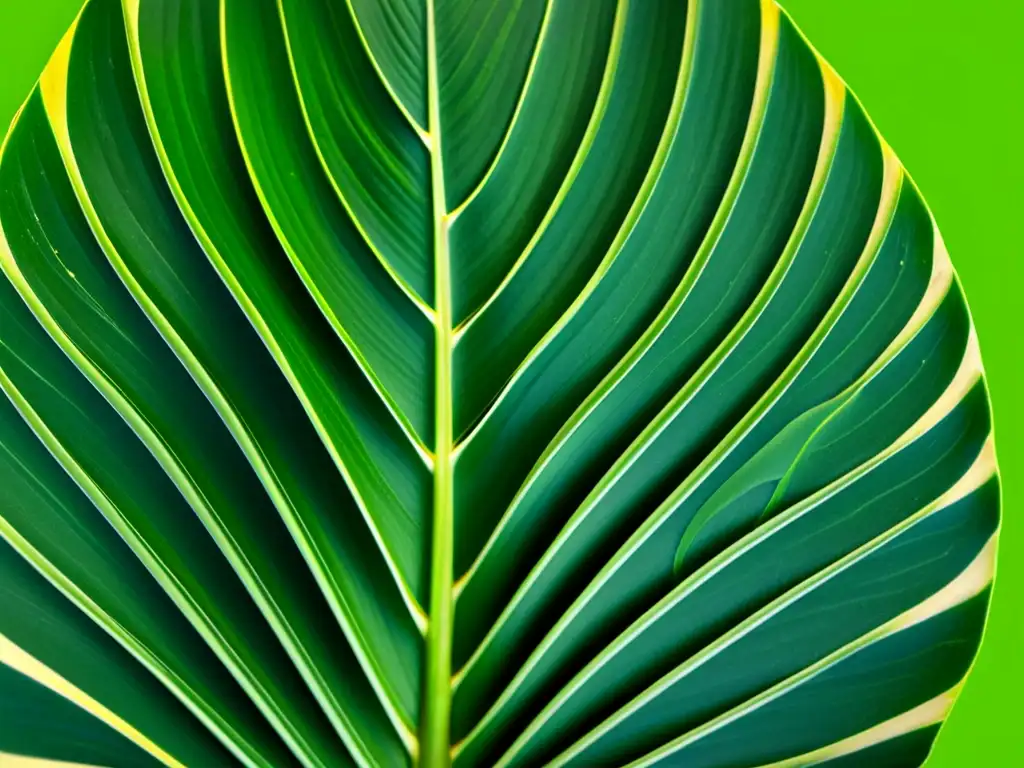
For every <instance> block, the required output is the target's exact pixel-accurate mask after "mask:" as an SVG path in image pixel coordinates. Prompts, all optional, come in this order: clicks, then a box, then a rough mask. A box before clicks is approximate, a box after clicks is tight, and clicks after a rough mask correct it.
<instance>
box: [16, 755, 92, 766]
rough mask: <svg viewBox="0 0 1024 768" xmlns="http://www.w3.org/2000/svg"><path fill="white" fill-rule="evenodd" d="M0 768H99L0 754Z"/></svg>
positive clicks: (83, 764) (42, 758) (82, 764)
mask: <svg viewBox="0 0 1024 768" xmlns="http://www.w3.org/2000/svg"><path fill="white" fill-rule="evenodd" d="M0 768H100V766H96V765H86V764H85V763H69V762H66V761H64V760H48V759H47V758H45V757H28V756H27V755H13V754H11V753H10V752H0Z"/></svg>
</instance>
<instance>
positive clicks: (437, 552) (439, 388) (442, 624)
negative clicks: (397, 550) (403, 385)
mask: <svg viewBox="0 0 1024 768" xmlns="http://www.w3.org/2000/svg"><path fill="white" fill-rule="evenodd" d="M438 77H439V76H438V53H437V31H436V27H435V19H434V0H427V109H428V113H429V119H430V136H431V142H430V183H431V198H432V200H431V203H432V206H433V212H434V295H435V300H436V302H437V320H438V322H437V323H436V325H435V328H436V336H435V342H434V344H435V349H434V355H435V371H434V376H435V379H434V398H435V403H434V417H435V426H434V434H435V440H436V446H435V455H436V459H435V464H434V505H433V532H432V542H431V548H430V552H431V559H430V614H429V619H428V622H429V623H428V625H427V657H426V675H425V677H426V681H425V699H424V700H425V701H426V702H427V705H426V712H425V714H424V717H423V725H422V733H421V737H420V742H421V747H422V752H421V754H420V755H419V758H420V764H421V765H422V766H424V768H444V767H445V766H447V765H449V764H450V755H449V741H450V738H449V734H450V731H451V703H452V689H451V682H450V678H451V664H452V661H451V660H452V633H453V623H454V609H455V606H454V601H453V599H452V571H453V569H454V558H455V554H454V552H455V546H454V537H455V510H454V476H453V466H452V465H453V456H452V453H453V451H452V449H453V446H454V436H453V434H452V431H453V428H454V424H453V422H454V416H453V407H452V406H453V403H452V346H453V342H452V289H451V274H450V271H451V263H450V259H449V254H448V228H449V225H450V223H449V220H448V215H447V212H446V210H445V206H446V203H445V185H444V164H443V163H444V161H443V158H442V155H441V148H442V142H441V105H440V85H439V82H438Z"/></svg>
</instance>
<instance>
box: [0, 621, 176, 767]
mask: <svg viewBox="0 0 1024 768" xmlns="http://www.w3.org/2000/svg"><path fill="white" fill-rule="evenodd" d="M0 664H5V665H7V666H8V667H10V668H11V669H13V670H15V671H17V672H19V673H21V674H23V675H25V677H27V678H29V679H31V680H34V681H35V682H37V683H39V685H42V686H44V687H45V688H48V689H49V690H51V691H53V692H54V693H56V694H57V695H59V696H62V697H63V698H65V699H67V700H68V701H70V702H72V703H74V704H77V705H78V706H79V707H81V708H82V709H84V710H85V711H86V712H88V713H89V714H91V715H93V716H94V717H96V718H97V719H99V720H100V721H102V722H104V723H106V724H107V725H108V726H110V727H111V728H113V729H114V730H115V731H117V732H118V733H120V734H121V735H122V736H124V737H125V738H126V739H128V740H129V741H131V742H132V743H133V744H136V745H138V746H139V747H140V748H141V749H143V750H145V751H146V752H148V753H149V754H150V755H152V756H153V757H155V758H156V759H157V760H159V761H160V762H161V763H163V764H164V765H167V766H171V767H172V768H185V766H184V764H183V763H181V762H179V761H178V760H176V759H175V758H174V757H172V756H171V755H170V754H168V753H167V752H165V751H164V750H163V749H161V748H160V747H158V746H157V745H156V744H154V743H153V742H152V741H150V740H149V739H148V738H146V736H145V735H144V734H142V733H141V732H140V731H138V730H137V729H136V728H135V727H134V726H132V725H131V724H129V723H128V722H127V721H125V720H123V719H122V718H121V717H119V716H118V715H117V714H115V713H114V712H112V711H111V710H109V709H107V708H106V707H105V706H103V705H102V704H100V703H99V702H98V701H96V699H94V698H92V697H91V696H90V695H89V694H87V693H86V692H85V691H83V690H81V689H80V688H78V687H76V686H75V685H73V684H72V683H70V682H68V681H67V680H66V679H65V678H63V677H61V676H60V675H58V674H57V673H56V672H54V671H53V670H52V669H50V668H49V667H47V666H46V665H45V664H43V663H42V662H41V661H39V660H38V659H36V658H35V657H34V656H32V655H31V654H29V653H28V652H26V651H25V650H23V649H22V648H20V647H18V646H17V645H15V644H14V643H13V642H11V640H10V639H9V638H7V637H5V636H3V635H0ZM8 757H13V756H6V755H4V754H2V753H0V766H4V768H8V767H9V768H21V766H24V768H44V766H46V765H47V764H48V762H49V761H39V760H32V761H26V759H22V762H21V764H19V762H18V761H17V760H11V761H10V762H8V760H7V758H8ZM52 765H53V766H68V768H71V764H70V763H57V762H53V763H52Z"/></svg>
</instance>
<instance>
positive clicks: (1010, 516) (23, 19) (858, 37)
mask: <svg viewBox="0 0 1024 768" xmlns="http://www.w3.org/2000/svg"><path fill="white" fill-rule="evenodd" d="M80 1H81V0H0V73H2V74H0V123H2V124H3V125H4V126H6V124H7V123H8V122H9V120H10V118H11V117H12V116H13V114H14V111H15V110H16V109H17V107H18V105H19V104H20V103H21V101H22V99H23V98H24V96H25V95H26V94H27V93H28V91H29V89H30V88H31V87H32V83H33V81H34V80H35V77H36V76H37V75H38V73H39V72H40V71H41V70H42V68H43V65H44V64H45V63H46V59H47V57H48V54H49V52H50V51H51V50H52V49H53V48H54V46H55V45H56V43H57V41H58V40H59V39H60V36H61V34H62V33H63V30H64V29H66V28H67V26H68V25H69V24H70V22H71V20H72V18H73V16H74V14H75V11H76V10H77V7H78V6H79V5H80ZM211 1H212V0H211ZM714 1H715V2H720V1H721V0H714ZM783 5H784V6H785V7H786V8H787V9H788V10H789V11H790V13H791V14H792V16H793V17H794V18H795V20H796V22H797V24H799V25H800V26H801V27H802V28H803V30H804V32H805V33H806V34H807V36H808V37H809V38H810V40H811V42H813V43H814V44H815V45H816V46H817V48H818V49H819V50H820V51H821V52H822V54H824V56H825V57H826V58H827V59H828V60H829V61H830V62H831V63H832V64H833V66H834V67H835V68H836V69H837V70H838V72H839V73H840V74H841V75H842V76H843V77H844V78H845V79H846V81H847V82H848V83H849V84H850V86H851V87H852V88H853V90H854V91H855V92H856V93H857V95H858V96H859V97H860V98H861V100H862V101H863V103H864V105H865V107H866V108H867V110H868V113H869V114H870V115H871V116H872V118H873V119H874V120H875V123H876V124H877V125H878V128H879V130H880V131H881V132H882V134H883V135H884V136H885V138H886V139H887V140H888V142H889V143H890V144H891V145H892V146H893V147H894V149H895V150H896V152H897V153H898V154H899V156H900V159H901V160H902V161H903V163H904V164H905V165H906V166H907V168H908V169H909V171H910V173H911V174H912V175H913V177H914V179H915V180H916V181H917V183H918V185H919V186H920V188H921V190H922V192H923V193H924V196H925V198H926V199H927V200H928V202H929V204H930V205H931V208H932V210H933V211H934V213H935V216H936V218H937V219H938V222H939V226H940V228H941V229H942V232H943V235H944V237H945V240H946V244H947V245H948V247H949V251H950V253H951V254H952V257H953V261H954V263H955V264H956V267H957V270H958V272H959V274H960V277H961V280H962V281H963V284H964V287H965V289H966V291H967V297H968V300H969V302H970V305H971V310H972V313H973V315H974V319H975V323H976V324H977V327H978V335H979V337H980V340H981V348H982V355H983V358H984V361H985V367H986V370H987V372H988V377H989V386H990V388H991V392H992V400H993V408H994V411H995V423H996V445H997V450H998V456H999V465H1000V469H1001V471H1002V477H1003V492H1004V503H1003V516H1004V517H1003V529H1002V540H1001V545H1000V552H999V564H998V575H997V580H996V590H995V598H994V603H993V607H992V613H991V616H990V618H989V624H988V629H987V632H986V637H985V642H984V645H983V646H982V651H981V654H980V656H979V657H978V661H977V663H976V665H975V668H974V671H973V673H972V675H971V678H970V681H969V683H968V685H967V687H966V689H965V691H964V693H963V696H962V698H961V700H960V702H959V703H958V704H957V706H956V708H955V709H954V711H953V715H952V717H951V718H950V720H949V722H948V723H947V725H946V727H945V728H944V729H943V732H942V735H941V736H940V738H939V741H938V744H937V746H936V748H935V752H934V753H933V755H932V758H931V760H930V761H929V763H928V765H929V767H930V768H975V766H980V767H984V768H987V767H988V766H992V767H993V768H1004V767H1005V768H1017V766H1024V737H1022V733H1021V729H1022V728H1024V725H1022V723H1021V716H1020V715H1021V712H1024V612H1022V611H1021V610H1019V609H1018V604H1020V603H1021V602H1024V523H1022V521H1021V518H1020V510H1021V506H1022V503H1024V441H1022V440H1021V439H1020V437H1019V435H1020V434H1021V433H1022V432H1024V397H1022V398H1020V399H1017V398H1015V397H1014V395H1015V394H1018V393H1019V394H1022V395H1024V363H1022V361H1021V354H1020V353H1021V351H1022V350H1024V344H1022V343H1021V336H1022V335H1024V321H1022V320H1021V316H1022V314H1024V313H1022V305H1024V245H1022V244H1024V84H1022V83H1024V3H1021V2H1020V1H1019V0H783Z"/></svg>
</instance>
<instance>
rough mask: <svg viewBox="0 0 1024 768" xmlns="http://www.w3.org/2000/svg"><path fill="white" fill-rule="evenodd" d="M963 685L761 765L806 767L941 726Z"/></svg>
mask: <svg viewBox="0 0 1024 768" xmlns="http://www.w3.org/2000/svg"><path fill="white" fill-rule="evenodd" d="M962 687H963V683H962V682H961V683H958V684H957V685H955V686H953V687H952V688H950V689H949V690H948V691H946V692H945V693H940V694H939V695H938V696H936V697H935V698H933V699H929V700H928V701H926V702H925V703H924V704H919V705H918V706H916V707H914V708H913V709H910V710H907V711H906V712H904V713H902V714H899V715H896V716H895V717H891V718H889V719H888V720H886V721H885V722H883V723H879V724H878V725H875V726H873V727H871V728H868V729H866V730H864V731H861V732H860V733H857V734H854V735H853V736H848V737H846V738H845V739H842V740H840V741H837V742H834V743H832V744H828V745H826V746H824V747H820V748H818V749H815V750H814V751H813V752H806V753H804V754H802V755H797V756H795V757H789V758H786V759H785V760H778V761H776V762H774V763H765V764H764V765H761V766H759V767H758V768H804V767H805V766H812V765H818V764H819V763H823V762H825V761H828V760H835V759H836V758H839V757H845V756H847V755H852V754H854V753H856V752H860V751H861V750H865V749H868V748H870V747H874V746H878V745H880V744H884V743H885V742H887V741H892V740H893V739H897V738H899V737H900V736H906V735H908V734H910V733H913V732H914V731H919V730H921V729H922V728H927V727H928V726H931V725H938V724H939V723H941V722H942V721H943V720H945V719H946V717H947V716H948V715H949V712H950V710H951V709H952V708H953V704H955V703H956V700H957V697H958V696H959V695H960V689H961V688H962Z"/></svg>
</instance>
